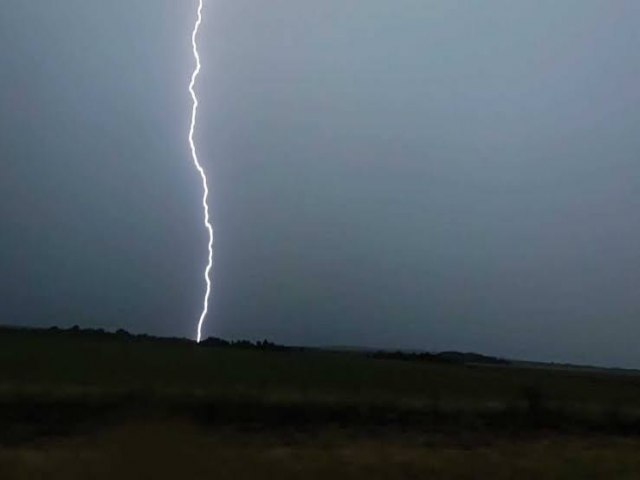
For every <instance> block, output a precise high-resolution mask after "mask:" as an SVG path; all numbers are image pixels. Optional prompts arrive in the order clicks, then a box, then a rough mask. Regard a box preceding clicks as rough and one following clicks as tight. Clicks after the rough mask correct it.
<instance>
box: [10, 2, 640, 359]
mask: <svg viewBox="0 0 640 480" xmlns="http://www.w3.org/2000/svg"><path fill="white" fill-rule="evenodd" d="M205 2H206V3H205V10H204V17H205V18H204V23H203V25H202V29H201V36H200V43H201V55H202V63H203V70H202V73H201V76H200V77H199V82H198V84H197V90H198V92H199V96H200V100H201V110H200V117H199V124H198V130H197V134H196V141H197V143H198V146H199V150H200V156H201V160H202V162H203V163H204V165H205V167H206V170H207V172H208V174H209V178H210V187H211V190H212V193H211V198H210V204H211V209H212V215H213V219H214V227H215V241H216V256H215V267H214V273H213V283H214V291H213V297H212V307H211V314H210V315H209V317H208V320H207V324H206V327H205V335H214V336H220V337H225V338H250V339H261V338H268V339H270V340H273V341H276V342H282V343H287V344H304V345H365V346H375V347H403V348H419V349H425V350H443V349H456V350H473V351H479V352H483V353H488V354H495V355H503V356H509V357H516V358H527V359H537V360H554V361H571V362H585V363H596V364H603V365H620V366H632V367H640V350H638V347H637V339H638V337H639V336H640V290H639V287H640V108H639V107H640V105H639V104H640V88H639V86H640V54H639V52H640V3H639V2H638V1H637V0H519V1H513V0H352V1H345V0H322V1H317V0H269V1H263V0H205ZM195 7H196V2H195V1H193V2H191V1H185V0H109V1H101V0H59V1H55V2H52V1H49V0H33V1H29V2H25V1H23V0H3V3H2V14H1V15H0V59H1V63H0V65H1V70H0V105H1V109H0V222H1V223H0V323H3V324H17V325H33V326H49V325H59V326H70V325H74V324H79V325H81V326H83V327H101V328H107V329H115V328H125V329H127V330H130V331H132V332H138V333H142V332H146V333H151V334H157V335H175V336H186V337H190V338H193V337H194V335H195V325H196V322H197V317H198V315H199V310H200V306H201V300H202V295H203V292H204V282H203V280H202V270H203V268H204V264H205V261H206V241H207V237H206V232H205V230H204V228H203V226H202V223H201V221H202V211H201V207H200V198H201V185H200V183H199V182H200V180H199V177H198V176H197V173H196V172H195V170H194V169H193V167H192V164H191V163H190V161H191V160H190V157H189V153H188V145H187V131H188V120H189V114H190V108H191V105H190V98H189V96H188V91H187V85H188V80H189V75H190V73H191V69H192V68H193V58H192V57H191V49H190V33H191V28H192V24H193V21H194V20H195Z"/></svg>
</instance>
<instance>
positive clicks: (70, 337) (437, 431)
mask: <svg viewBox="0 0 640 480" xmlns="http://www.w3.org/2000/svg"><path fill="white" fill-rule="evenodd" d="M372 357H373V358H372ZM638 406H640V376H637V375H634V374H629V372H627V373H626V374H624V375H623V374H611V373H608V372H606V371H598V370H595V369H593V370H585V371H582V370H576V369H561V368H554V369H543V368H539V366H538V367H536V368H527V367H521V366H518V365H517V364H510V363H508V362H506V361H502V360H501V359H493V358H492V357H484V356H480V355H477V354H458V353H455V352H449V353H446V354H422V355H421V354H404V353H391V354H387V353H383V352H378V353H375V354H370V353H355V352H329V351H321V350H314V349H301V348H287V347H283V346H278V345H275V344H273V343H270V342H266V341H262V342H257V343H252V342H234V343H231V342H226V341H224V340H220V339H209V340H207V341H206V342H203V344H200V345H196V344H195V343H193V342H190V341H187V340H181V339H157V338H152V337H148V336H134V335H130V334H128V333H127V332H124V331H120V332H116V333H114V334H109V333H105V332H101V331H82V330H80V329H71V330H65V331H61V330H58V329H53V330H46V331H44V330H20V329H0V478H34V476H35V477H36V478H52V477H51V475H48V474H47V473H46V471H45V472H44V473H42V472H41V473H37V472H39V471H40V470H38V469H40V468H41V467H42V468H44V470H46V468H54V469H56V471H58V472H61V473H60V475H61V478H62V476H64V478H107V477H106V476H104V475H106V473H104V474H103V473H100V474H97V473H96V474H94V473H90V474H86V475H85V476H83V475H84V474H83V473H81V472H94V469H97V470H100V468H99V465H100V464H101V462H102V463H104V461H105V459H106V458H111V457H112V456H116V457H118V456H122V457H123V459H124V460H123V461H125V460H126V462H132V464H131V465H132V466H131V470H130V473H129V474H125V473H124V471H123V470H117V469H116V470H115V471H111V470H105V471H110V472H112V474H113V475H112V476H113V477H122V478H141V476H142V477H144V475H138V476H136V475H135V474H134V473H133V472H135V471H136V468H142V467H141V464H140V463H138V464H136V463H135V461H138V462H143V460H140V459H144V458H146V457H145V455H146V454H147V453H148V452H146V450H145V452H146V453H145V452H142V451H140V449H139V448H138V449H136V448H133V447H131V448H132V449H133V451H136V452H138V454H139V456H136V458H137V459H138V460H136V459H134V458H132V456H131V454H130V452H129V451H128V450H127V451H124V450H122V449H123V448H124V447H123V445H127V442H128V441H131V438H135V437H136V436H142V437H144V436H145V435H148V438H146V439H144V441H143V440H142V438H141V439H140V440H138V441H136V442H137V443H136V445H138V446H139V447H141V446H143V445H146V446H147V447H146V448H148V449H152V450H154V451H162V449H165V448H169V445H175V444H176V442H178V443H180V445H177V447H176V448H177V452H178V456H177V457H173V460H176V459H177V458H180V455H185V458H184V461H185V462H187V461H188V462H189V465H190V468H191V467H193V468H194V469H196V470H197V471H198V472H202V473H205V474H206V473H207V472H213V471H216V468H217V467H216V466H215V465H217V466H220V465H227V464H229V465H236V462H240V463H242V462H241V458H242V455H243V453H242V452H245V453H246V454H247V455H248V456H247V458H250V459H251V462H253V463H251V462H249V463H246V462H245V463H244V464H242V465H236V467H233V468H232V467H228V469H227V470H225V471H228V472H234V471H235V472H237V475H235V476H237V477H239V478H253V477H252V476H251V475H249V474H248V473H247V472H245V473H243V469H245V470H247V469H249V470H250V469H252V468H259V470H254V471H265V472H269V471H273V472H276V471H277V472H280V473H279V475H280V476H281V477H282V478H294V477H295V478H299V477H296V472H298V473H299V474H300V475H302V474H301V473H300V472H304V476H305V477H307V476H308V477H311V478H320V476H326V475H334V474H336V472H338V471H343V473H344V474H345V475H346V478H359V477H357V475H364V474H365V473H366V472H369V473H367V476H369V477H370V478H392V477H393V478H398V477H397V476H394V475H391V472H392V471H396V472H397V471H401V472H406V473H407V475H409V473H410V472H417V471H420V472H427V473H428V472H431V473H432V474H433V475H436V476H435V477H431V478H479V477H477V476H465V475H464V471H465V470H464V469H465V468H467V467H469V466H470V465H473V466H474V467H473V468H474V469H475V470H474V471H476V472H481V471H487V472H488V471H490V470H492V469H493V470H495V475H494V476H493V477H492V478H514V477H513V475H515V473H514V472H518V475H517V478H540V477H544V478H590V477H589V476H588V475H584V472H585V471H587V470H589V469H590V468H591V467H593V468H596V467H597V465H596V464H595V463H594V462H593V461H592V457H593V458H597V457H598V455H602V457H603V458H604V459H605V460H606V461H604V463H603V464H602V465H609V463H610V464H611V466H612V467H611V468H614V466H615V465H618V467H619V468H620V469H621V470H620V471H619V472H622V473H620V475H618V476H614V477H610V478H627V477H625V476H624V475H626V472H630V471H635V472H640V470H638V462H637V461H636V460H634V458H635V457H633V456H632V455H631V452H632V451H633V450H634V448H637V447H638V446H640V437H638V438H636V436H638V435H639V434H640V410H638ZM150 429H151V430H150ZM154 429H155V430H154ZM151 431H154V432H156V433H150V432H151ZM162 432H164V433H162ZM222 432H223V433H222ZM181 436H184V437H185V438H184V445H182V440H178V439H180V438H181ZM223 438H224V440H223ZM172 439H173V440H172ZM228 439H231V440H230V441H229V442H228V441H227V440H228ZM43 442H44V443H43ZM78 442H81V443H82V445H86V447H82V448H79V447H78V446H77V445H79V443H78ZM247 442H248V443H247ZM514 442H515V443H514ZM39 445H46V451H40V450H39V449H40V448H41V447H40V446H39ZM185 445H189V448H188V449H187V448H186V447H185ZM560 445H563V447H562V448H560ZM69 449H74V451H75V449H79V450H78V451H79V452H80V453H79V455H80V456H74V457H72V458H71V457H68V456H65V455H67V453H65V452H68V451H69ZM554 449H558V451H557V453H558V455H557V456H555V457H554V455H553V452H554V451H555V450H554ZM38 452H39V453H38ZM180 452H181V453H180ZM206 452H209V453H206ZM247 452H248V453H247ZM453 452H455V454H454V453H453ZM535 452H537V453H535ZM588 452H591V453H589V454H588ZM538 454H540V455H544V456H545V459H546V460H545V462H546V463H544V462H542V463H540V462H538V461H536V460H535V458H536V455H538ZM24 455H26V457H25V456H24ZM154 455H155V454H154ZM207 455H208V456H207ZM567 455H569V456H570V458H572V459H573V460H568V458H569V457H567ZM191 456H192V457H193V458H192V457H191ZM594 456H595V457H594ZM187 457H188V458H187ZM25 458H26V459H27V460H25ZM32 458H38V459H39V460H37V461H35V463H34V465H35V466H34V465H29V462H31V460H28V459H32ZM202 458H207V459H209V460H206V461H205V460H202ZM383 458H387V459H389V458H392V459H393V458H397V461H395V460H393V461H390V462H384V461H383V460H382V459H383ZM455 458H465V459H466V461H467V462H468V463H466V464H465V463H460V462H459V461H456V460H455ZM100 459H102V460H100ZM503 461H504V462H505V466H504V467H502V466H500V465H499V464H500V463H501V462H503ZM25 462H26V463H25ZM39 462H40V463H39ZM109 462H111V460H109ZM212 462H213V463H212ZM345 462H346V463H345ZM514 462H515V463H514ZM607 462H609V463H607ZM383 463H384V465H383ZM120 464H122V462H120V463H118V465H120ZM347 464H353V465H355V467H354V469H353V471H351V470H349V469H346V470H345V468H346V467H345V465H347ZM136 465H137V466H136ZM154 465H155V466H156V467H157V470H156V471H155V472H156V473H155V474H154V475H151V474H149V478H151V476H153V478H169V477H168V476H163V474H164V473H167V472H170V471H172V470H171V468H169V467H164V466H162V465H163V462H162V461H161V459H158V461H157V462H156V464H154ZM211 465H214V466H211ZM251 465H253V466H251ZM295 465H298V467H296V466H295ZM545 465H546V466H545ZM602 465H600V466H601V467H602ZM31 467H33V469H35V470H29V469H30V468H31ZM185 468H186V467H185ZM225 468H227V467H225ZM298 468H299V469H300V470H296V469H298ZM396 468H397V469H399V470H394V469H396ZM544 468H548V469H550V470H549V471H551V470H552V471H553V472H565V473H566V472H567V471H569V470H571V471H573V470H572V469H574V470H575V471H576V472H582V473H583V474H581V475H580V476H575V477H568V476H567V475H565V476H562V475H560V474H558V476H557V477H554V476H553V475H550V474H549V475H547V474H545V475H542V474H541V472H542V471H543V470H541V469H544ZM598 468H600V467H598ZM602 468H604V467H602ZM2 469H5V471H7V472H10V475H9V474H8V475H3V470H2ZM78 469H79V470H78ZM83 469H87V470H83ZM211 469H213V470H211ZM234 469H235V470H234ZM416 469H417V470H416ZM567 469H569V470H567ZM196 470H194V471H196ZM493 470H492V471H493ZM596 470H597V469H596ZM600 470H601V468H600ZM600 470H598V471H600ZM19 471H23V472H26V473H24V476H22V477H21V476H20V475H21V474H20V473H19ZM594 471H595V470H594ZM607 471H608V472H609V473H611V471H612V470H607ZM29 472H31V473H29ZM34 472H35V473H34ZM62 472H64V473H62ZM79 472H80V473H79ZM348 472H351V473H350V474H349V475H352V476H351V477H349V475H347V473H348ZM371 472H377V473H375V474H374V473H371ZM385 472H386V473H385ZM456 472H457V473H456ZM616 472H618V471H617V470H616ZM616 472H614V473H616ZM619 472H618V473H619ZM30 475H31V476H30ZM87 475H88V476H87ZM100 475H103V476H100ZM127 475H128V476H127ZM194 475H195V474H194ZM230 475H231V473H229V476H230ZM376 475H378V476H377V477H376ZM385 475H387V476H385ZM447 475H449V476H447ZM510 475H511V476H510ZM616 475H617V473H616ZM174 476H175V475H174ZM219 476H221V477H222V478H225V477H224V474H220V475H219ZM274 476H275V473H274ZM480 477H482V478H484V477H485V475H481V476H480ZM109 478H111V477H109ZM186 478H191V477H186ZM592 478H603V477H592ZM628 478H633V477H632V476H629V477H628Z"/></svg>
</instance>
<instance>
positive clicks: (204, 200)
mask: <svg viewBox="0 0 640 480" xmlns="http://www.w3.org/2000/svg"><path fill="white" fill-rule="evenodd" d="M202 3H203V0H198V17H197V19H196V23H195V25H194V27H193V32H192V34H191V46H192V47H193V57H194V58H195V61H196V66H195V69H194V70H193V73H192V75H191V82H190V83H189V93H190V94H191V99H192V100H193V108H192V110H191V125H190V127H189V146H190V147H191V158H192V159H193V164H194V165H195V167H196V169H197V170H198V173H200V178H201V179H202V188H203V194H202V208H203V210H204V226H205V228H206V229H207V232H208V233H209V244H208V249H209V257H208V261H207V267H206V268H205V270H204V280H205V283H206V284H207V290H206V292H205V295H204V301H203V304H202V313H201V314H200V319H199V320H198V333H197V337H196V338H197V341H198V343H200V340H201V339H202V325H203V324H204V319H205V317H206V316H207V312H208V310H209V295H210V294H211V280H210V278H209V274H210V273H211V269H212V267H213V226H212V225H211V219H210V217H209V205H208V203H207V200H208V198H209V186H208V183H207V175H206V174H205V172H204V169H203V168H202V165H201V164H200V161H199V160H198V152H197V151H196V145H195V143H194V141H193V133H194V130H195V128H196V117H197V114H198V97H197V96H196V92H195V90H194V86H195V83H196V79H197V78H198V74H199V73H200V55H199V53H198V42H197V37H198V30H199V29H200V24H201V23H202Z"/></svg>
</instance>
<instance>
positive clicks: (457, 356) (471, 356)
mask: <svg viewBox="0 0 640 480" xmlns="http://www.w3.org/2000/svg"><path fill="white" fill-rule="evenodd" d="M369 356H370V357H372V358H380V359H391V360H405V361H412V362H436V363H451V364H466V365H471V364H483V365H510V364H511V362H510V361H509V360H506V359H503V358H498V357H491V356H488V355H481V354H479V353H469V352H440V353H428V352H424V353H411V352H403V351H395V352H389V351H377V352H375V353H372V354H370V355H369Z"/></svg>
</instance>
